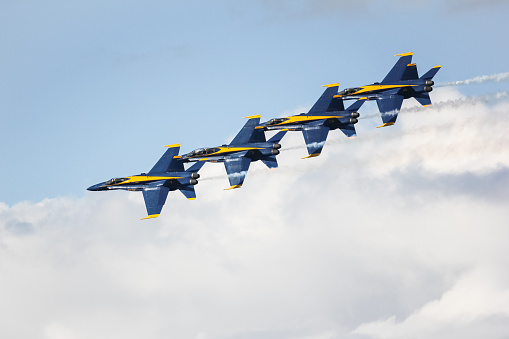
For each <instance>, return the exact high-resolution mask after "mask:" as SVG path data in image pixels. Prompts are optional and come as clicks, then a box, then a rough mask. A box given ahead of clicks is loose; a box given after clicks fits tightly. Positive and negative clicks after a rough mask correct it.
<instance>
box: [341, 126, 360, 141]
mask: <svg viewBox="0 0 509 339" xmlns="http://www.w3.org/2000/svg"><path fill="white" fill-rule="evenodd" d="M339 129H340V130H341V132H343V133H344V134H345V135H346V136H347V137H349V138H353V137H356V136H357V132H356V131H355V125H354V124H348V125H344V126H342V127H340V128H339Z"/></svg>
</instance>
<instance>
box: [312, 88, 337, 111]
mask: <svg viewBox="0 0 509 339" xmlns="http://www.w3.org/2000/svg"><path fill="white" fill-rule="evenodd" d="M322 87H327V88H326V89H325V91H324V92H323V94H322V95H321V96H320V98H319V99H318V101H317V102H315V104H314V105H313V107H311V109H310V110H309V112H308V113H307V115H320V114H323V113H324V112H326V111H327V110H328V108H329V105H330V103H331V101H332V97H333V96H334V95H336V94H338V88H339V84H330V85H323V86H322Z"/></svg>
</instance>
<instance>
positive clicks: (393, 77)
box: [382, 53, 413, 84]
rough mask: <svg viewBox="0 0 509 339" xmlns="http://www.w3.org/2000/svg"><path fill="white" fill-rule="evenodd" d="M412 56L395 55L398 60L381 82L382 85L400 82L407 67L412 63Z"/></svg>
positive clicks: (407, 54) (410, 54)
mask: <svg viewBox="0 0 509 339" xmlns="http://www.w3.org/2000/svg"><path fill="white" fill-rule="evenodd" d="M412 55H413V53H403V54H396V56H399V57H400V58H399V60H398V61H397V62H396V64H395V65H394V66H393V67H392V69H391V70H390V71H389V73H387V75H386V76H385V78H384V79H383V80H382V84H383V83H387V82H397V81H400V80H401V78H402V77H403V74H404V73H405V70H406V68H407V65H408V64H410V63H411V62H412Z"/></svg>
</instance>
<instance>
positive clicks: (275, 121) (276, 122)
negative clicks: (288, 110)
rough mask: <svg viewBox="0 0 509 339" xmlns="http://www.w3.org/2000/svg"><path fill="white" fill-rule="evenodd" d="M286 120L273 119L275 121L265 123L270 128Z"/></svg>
mask: <svg viewBox="0 0 509 339" xmlns="http://www.w3.org/2000/svg"><path fill="white" fill-rule="evenodd" d="M286 120H288V119H287V118H275V119H270V120H269V121H268V122H267V125H268V126H271V125H278V124H280V123H282V122H285V121H286Z"/></svg>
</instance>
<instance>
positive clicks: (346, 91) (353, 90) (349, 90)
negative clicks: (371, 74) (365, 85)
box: [338, 87, 362, 95]
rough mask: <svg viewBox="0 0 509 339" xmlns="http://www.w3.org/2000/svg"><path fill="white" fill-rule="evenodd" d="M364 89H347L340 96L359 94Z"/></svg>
mask: <svg viewBox="0 0 509 339" xmlns="http://www.w3.org/2000/svg"><path fill="white" fill-rule="evenodd" d="M361 89H362V88H360V87H356V88H346V89H344V90H342V91H341V92H339V93H338V94H339V95H350V94H353V93H355V92H358V91H360V90H361Z"/></svg>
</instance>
